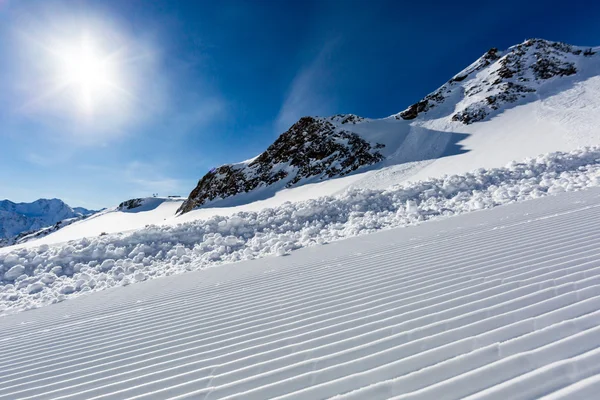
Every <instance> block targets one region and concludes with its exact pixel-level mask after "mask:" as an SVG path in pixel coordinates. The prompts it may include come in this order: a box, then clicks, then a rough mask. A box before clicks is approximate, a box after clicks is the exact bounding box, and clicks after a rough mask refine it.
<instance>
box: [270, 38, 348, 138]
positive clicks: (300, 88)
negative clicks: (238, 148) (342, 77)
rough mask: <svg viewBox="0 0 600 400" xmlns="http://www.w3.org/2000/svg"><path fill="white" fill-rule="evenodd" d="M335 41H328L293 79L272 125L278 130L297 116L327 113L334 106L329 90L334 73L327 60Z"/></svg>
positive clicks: (333, 99)
mask: <svg viewBox="0 0 600 400" xmlns="http://www.w3.org/2000/svg"><path fill="white" fill-rule="evenodd" d="M337 44H338V40H331V41H329V42H327V43H326V44H325V46H324V47H323V49H322V50H321V51H320V52H319V54H318V55H317V56H316V57H315V59H313V60H312V62H310V63H309V64H308V65H307V66H305V67H304V68H302V69H301V70H300V71H299V72H298V73H297V74H296V76H295V78H294V79H293V81H292V83H291V85H290V88H289V91H288V94H287V96H286V98H285V101H284V102H283V104H282V106H281V108H280V110H279V114H278V116H277V120H276V123H275V126H274V128H275V129H276V131H277V133H281V132H283V131H285V130H286V129H287V128H289V127H290V126H291V125H292V124H293V123H294V122H296V121H297V120H298V119H299V118H300V117H303V116H307V115H327V114H331V113H332V111H333V110H334V109H335V96H334V95H333V94H332V93H331V89H332V86H333V84H332V81H333V78H334V73H335V71H333V70H332V69H331V68H332V67H331V63H330V60H331V58H332V57H333V53H334V51H335V49H336V46H337Z"/></svg>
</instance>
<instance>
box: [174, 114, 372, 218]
mask: <svg viewBox="0 0 600 400" xmlns="http://www.w3.org/2000/svg"><path fill="white" fill-rule="evenodd" d="M362 121H364V118H361V117H358V116H356V115H351V114H350V115H335V116H333V117H329V118H314V117H304V118H301V119H300V120H299V121H298V122H296V123H295V124H294V125H293V126H292V127H291V128H290V129H289V130H288V131H287V132H285V133H283V134H282V135H281V136H279V138H278V139H277V140H276V141H275V142H274V143H273V144H272V145H271V146H269V148H267V150H266V151H265V152H263V153H262V154H260V155H259V156H258V157H256V158H255V159H254V160H252V161H250V162H248V163H241V164H227V165H222V166H220V167H218V168H214V169H213V170H211V171H209V172H208V173H207V174H206V175H204V176H203V177H202V178H201V179H200V181H199V182H198V185H197V186H196V187H195V188H194V190H192V192H191V193H190V195H189V197H188V200H187V201H186V202H184V204H182V206H181V207H180V208H179V210H178V213H185V212H188V211H190V210H192V209H194V208H196V207H199V206H202V205H203V204H205V203H206V202H209V201H212V200H215V199H223V198H226V197H230V196H234V195H236V194H239V193H245V192H249V191H252V190H254V189H257V188H259V187H266V186H269V185H272V184H274V183H276V182H280V181H281V182H283V181H285V186H286V187H291V186H294V185H295V184H297V183H298V182H300V180H302V179H305V178H315V177H316V178H320V179H324V178H331V177H336V176H343V175H346V174H348V173H350V172H352V171H355V170H357V169H358V168H360V167H363V166H366V165H371V164H375V163H377V162H379V161H381V160H383V156H382V155H381V153H380V152H379V151H378V149H381V148H382V147H383V145H381V144H376V143H375V144H371V143H369V142H367V141H366V140H364V139H363V138H361V137H360V136H359V135H357V134H356V133H353V132H351V131H349V130H347V129H345V128H344V126H346V125H353V124H356V123H360V122H362Z"/></svg>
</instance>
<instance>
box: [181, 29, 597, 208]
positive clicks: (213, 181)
mask: <svg viewBox="0 0 600 400" xmlns="http://www.w3.org/2000/svg"><path fill="white" fill-rule="evenodd" d="M598 51H599V48H590V47H577V46H572V45H568V44H564V43H558V42H550V41H546V40H541V39H530V40H527V41H525V42H524V43H521V44H519V45H516V46H513V47H511V48H509V49H508V50H506V51H504V52H501V51H499V50H497V49H495V48H493V49H491V50H489V51H488V52H486V53H485V54H484V55H483V56H482V57H480V58H479V59H478V60H477V61H475V62H474V63H473V64H471V65H470V66H469V67H467V68H465V69H464V70H463V71H461V72H459V73H458V74H457V75H455V76H454V77H453V78H452V79H450V80H449V81H448V82H447V83H446V84H444V85H442V86H441V87H440V88H439V89H438V90H436V91H435V92H433V93H431V94H429V95H427V96H425V98H423V99H422V100H421V101H419V102H417V103H415V104H413V105H411V106H410V107H408V108H407V109H406V110H404V111H402V112H400V113H398V114H395V115H392V116H390V117H387V118H383V119H368V118H362V117H359V116H356V115H351V114H348V115H336V116H333V117H328V118H322V117H304V118H301V119H300V120H299V121H298V122H297V123H295V124H294V125H293V126H292V127H291V128H290V129H289V130H288V131H286V132H285V133H283V134H282V135H281V136H280V137H279V138H278V139H277V140H276V141H275V142H274V143H273V144H272V145H271V146H269V148H268V149H267V150H266V151H265V152H263V153H262V154H260V155H259V156H258V157H255V158H253V159H251V160H248V161H244V162H241V163H237V164H227V165H222V166H220V167H218V168H214V169H213V170H211V171H210V172H208V173H207V174H206V175H204V176H203V177H202V178H201V179H200V181H199V182H198V185H197V186H196V187H195V188H194V190H193V191H192V192H191V193H190V196H189V200H188V201H186V202H185V203H184V204H183V205H182V206H181V207H180V208H179V210H178V212H179V213H186V212H189V211H190V210H192V209H194V208H197V207H200V206H206V205H208V204H209V203H213V204H214V203H215V201H220V200H223V199H225V198H231V197H233V196H236V195H240V194H245V193H249V194H251V196H247V195H246V197H247V198H249V199H250V201H254V200H256V199H261V198H264V197H268V196H272V194H273V193H274V192H277V191H280V190H282V189H285V188H290V187H294V186H299V185H302V184H306V183H312V182H318V181H321V180H325V179H330V178H336V177H341V176H344V175H348V174H351V173H355V171H357V170H361V171H368V170H369V169H370V170H374V169H380V170H381V169H383V170H384V172H383V173H381V172H379V173H378V174H377V176H375V177H373V176H370V177H369V178H368V179H369V180H371V181H373V180H374V181H375V182H377V181H380V180H381V179H382V176H388V175H390V174H392V175H396V177H397V175H398V174H397V168H396V171H394V170H393V169H392V171H390V170H389V167H391V166H397V165H405V166H403V167H402V168H401V169H402V171H403V175H405V176H410V175H413V174H415V173H417V172H419V170H421V169H423V168H424V167H425V166H427V164H430V163H431V162H432V161H433V160H439V159H442V158H444V157H446V156H456V155H461V154H464V153H467V152H470V151H475V154H471V155H469V156H468V157H463V158H462V159H463V160H465V161H467V162H466V163H464V168H460V166H463V163H460V162H459V163H456V159H455V158H454V159H453V162H454V163H453V164H454V165H453V167H452V168H450V169H449V170H448V171H447V172H465V171H466V170H468V169H470V168H476V167H480V166H501V165H503V163H506V162H508V161H510V160H513V159H518V158H521V157H525V156H535V155H537V154H539V153H543V152H548V151H556V150H570V149H572V148H574V147H577V146H580V145H593V144H597V143H598V142H599V139H600V132H598V130H594V131H593V133H591V134H590V131H592V129H593V126H594V125H596V126H597V124H596V122H598V121H600V115H599V113H600V112H599V111H598V110H597V106H599V105H600V101H599V100H596V99H597V98H599V97H600V56H599V55H598ZM573 92H575V93H573ZM582 99H583V101H582ZM532 105H533V107H532ZM583 108H586V109H585V110H584V111H585V112H587V113H588V115H587V116H586V117H585V118H579V115H576V114H577V111H582V110H583ZM513 109H519V112H517V113H514V112H513V113H512V114H511V115H510V116H508V117H504V116H503V115H502V114H507V115H508V114H510V113H508V112H509V111H511V112H512V111H513ZM496 117H503V118H501V119H504V121H502V122H500V123H498V122H495V121H494V120H496V119H497V118H496ZM545 117H548V118H545ZM590 117H591V119H590ZM543 118H545V120H543V121H542V119H543ZM559 118H560V119H559ZM506 119H509V120H510V122H512V124H511V123H510V122H509V123H507V121H506ZM557 119H559V120H557ZM573 120H576V123H575V124H573V123H572V122H573ZM515 122H518V123H517V125H518V127H517V129H516V130H515V128H514V125H515ZM506 128H509V129H511V131H512V132H507V129H506ZM480 132H484V133H483V134H487V138H484V139H483V140H479V139H478V138H477V137H475V138H471V136H480V135H479V133H480ZM485 132H487V133H485ZM490 132H492V133H490ZM498 132H502V133H501V135H502V136H503V139H501V140H504V146H503V147H504V148H503V149H500V150H501V154H500V155H499V156H498V154H497V153H498V150H499V149H498V148H497V146H496V145H497V143H495V142H496V141H497V140H498ZM540 137H543V138H544V140H542V141H540V140H539V138H540ZM473 139H474V140H473ZM515 141H521V142H522V143H521V144H520V145H519V144H517V143H515ZM481 142H483V143H481ZM469 145H470V146H469ZM484 153H485V155H484ZM492 153H495V154H492ZM473 156H475V157H476V158H475V162H471V161H470V160H469V159H473ZM482 159H484V160H485V161H487V163H484V164H483V165H481V161H482ZM407 163H413V164H411V165H410V171H411V173H410V174H406V164H407ZM414 163H416V164H414ZM457 166H458V169H456V168H457ZM446 169H447V167H446V166H443V167H442V168H441V170H442V171H443V170H446ZM424 173H426V174H427V175H425V176H419V175H417V177H419V178H426V177H428V176H435V175H438V174H439V173H440V169H437V170H433V169H431V168H428V169H426V171H424ZM371 178H374V179H371ZM383 180H384V182H381V184H383V185H385V184H389V183H390V182H391V183H394V181H393V180H391V181H390V180H388V179H383ZM364 183H365V184H366V185H367V186H368V185H370V184H371V182H368V181H365V182H364ZM230 204H234V205H235V202H231V201H230V202H229V203H228V204H227V205H230ZM215 205H216V204H215ZM219 205H223V203H220V204H219Z"/></svg>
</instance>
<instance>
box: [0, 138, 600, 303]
mask: <svg viewBox="0 0 600 400" xmlns="http://www.w3.org/2000/svg"><path fill="white" fill-rule="evenodd" d="M595 186H600V147H595V148H586V149H581V150H577V151H573V152H570V153H560V152H559V153H551V154H548V155H545V156H541V157H538V158H533V159H529V160H526V161H524V162H522V163H512V164H510V165H508V166H507V167H505V168H496V169H479V170H476V171H474V172H473V173H469V174H464V175H451V176H446V177H443V178H437V179H431V180H428V181H422V182H418V183H413V184H407V185H400V186H396V187H392V188H390V189H386V190H369V189H353V190H349V191H347V192H346V193H345V194H343V195H341V196H337V197H322V198H318V199H312V200H307V201H301V202H295V203H286V204H283V205H281V206H279V207H275V208H267V209H263V210H260V211H256V212H240V213H235V214H233V215H229V216H223V215H215V216H212V217H211V218H208V219H206V220H194V221H191V222H187V223H183V224H178V225H175V226H168V225H163V226H158V225H154V226H148V227H146V228H144V229H140V230H136V231H132V232H129V233H121V234H113V235H103V236H99V237H95V238H83V239H79V240H74V241H70V242H67V243H63V244H58V245H53V246H49V245H41V246H39V247H30V248H20V249H14V250H10V251H6V252H4V253H0V274H1V275H0V277H1V280H0V307H1V308H0V310H2V312H4V313H10V312H14V311H19V310H24V309H30V308H34V307H39V306H41V305H46V304H50V303H55V302H59V301H61V300H64V299H65V298H68V297H73V296H76V295H78V294H80V293H85V292H91V291H99V290H103V289H107V288H110V287H115V286H126V285H129V284H131V283H135V282H139V281H144V280H147V279H152V278H157V277H161V276H166V275H173V274H178V273H182V272H186V271H190V270H196V269H202V268H206V267H209V266H213V265H217V264H222V263H230V262H235V261H242V260H250V259H254V258H260V257H265V256H269V255H284V254H287V253H289V252H290V251H291V250H294V249H298V248H301V247H306V246H312V245H315V244H322V243H327V242H331V241H334V240H339V239H344V238H348V237H352V236H357V235H362V234H367V233H372V232H375V231H377V230H380V229H386V228H393V227H399V226H406V225H411V224H415V223H418V222H421V221H425V220H428V219H432V218H437V217H442V216H451V215H457V214H462V213H465V212H470V211H473V210H481V209H485V208H492V207H494V206H497V205H501V204H507V203H512V202H515V201H522V200H528V199H534V198H538V197H543V196H545V195H548V194H553V193H557V192H562V191H574V190H579V189H583V188H588V187H595Z"/></svg>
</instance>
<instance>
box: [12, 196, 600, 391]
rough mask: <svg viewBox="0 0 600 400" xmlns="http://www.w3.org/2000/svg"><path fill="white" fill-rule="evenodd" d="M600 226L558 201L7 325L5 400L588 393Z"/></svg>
mask: <svg viewBox="0 0 600 400" xmlns="http://www.w3.org/2000/svg"><path fill="white" fill-rule="evenodd" d="M599 224H600V190H599V189H597V188H596V189H588V190H585V191H579V192H573V193H562V194H559V195H556V196H549V197H546V198H543V199H537V200H532V201H527V202H522V203H518V204H512V205H507V206H504V207H498V208H495V209H493V210H485V211H480V212H475V213H470V214H466V215H462V216H458V217H455V218H449V219H444V220H440V221H435V222H428V223H425V224H422V225H419V226H416V227H409V228H403V229H394V230H389V231H386V232H380V233H376V234H372V235H367V236H362V237H357V238H352V239H348V240H344V241H340V242H336V243H332V244H330V245H328V246H319V247H312V248H307V249H302V250H299V251H297V252H294V253H292V254H291V255H290V256H288V257H277V258H265V259H262V260H256V261H249V262H243V263H238V264H230V265H226V266H222V267H220V268H211V269H207V270H203V271H197V272H191V273H188V274H185V275H180V276H172V277H166V278H163V279H159V280H153V281H148V282H144V283H141V284H138V285H132V286H129V287H126V288H121V289H119V290H112V291H104V292H102V293H97V294H95V295H93V296H87V297H80V298H78V299H74V300H72V301H69V302H64V303H60V304H55V305H51V306H48V307H46V308H44V309H43V310H32V311H29V312H26V313H20V314H17V315H12V316H7V317H4V318H2V319H0V330H1V331H2V333H3V335H2V337H1V338H0V344H1V346H0V374H1V376H2V385H1V386H0V399H10V400H12V399H16V398H19V399H55V398H61V399H80V398H86V399H92V398H94V399H96V398H102V399H126V398H136V399H165V398H177V399H183V398H190V399H221V398H227V399H244V400H251V399H267V398H277V399H311V400H313V399H325V398H336V399H369V400H377V399H389V398H393V399H435V400H443V399H462V398H468V399H502V400H504V399H532V398H547V399H569V400H571V399H590V398H594V396H595V394H596V393H597V391H598V390H599V389H600V378H599V377H600V311H599V310H600V250H599V249H598V246H597V243H598V241H599V240H600V236H599V235H600V232H599V231H598V229H597V227H598V225H599ZM544 396H546V397H544Z"/></svg>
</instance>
